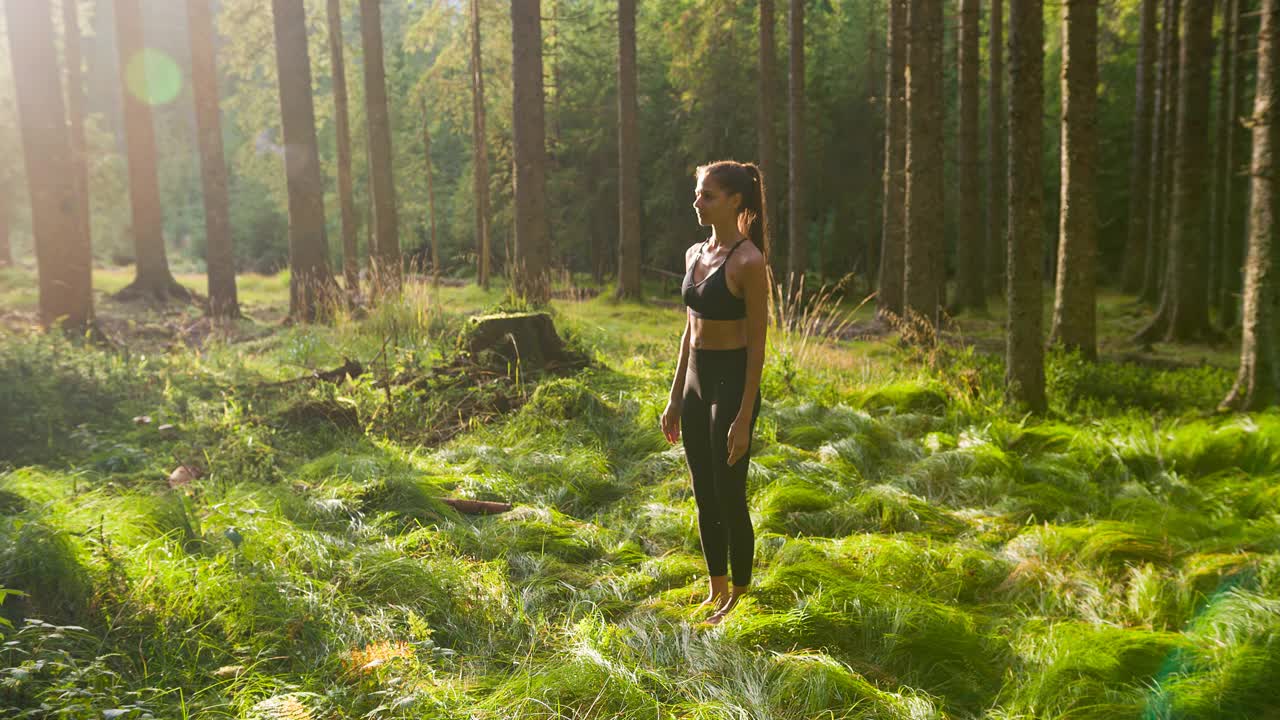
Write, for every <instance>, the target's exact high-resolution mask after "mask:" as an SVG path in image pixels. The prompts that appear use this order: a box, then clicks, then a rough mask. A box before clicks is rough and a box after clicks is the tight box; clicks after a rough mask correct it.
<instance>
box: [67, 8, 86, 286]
mask: <svg viewBox="0 0 1280 720" xmlns="http://www.w3.org/2000/svg"><path fill="white" fill-rule="evenodd" d="M62 33H63V53H64V55H65V57H66V61H67V127H68V128H69V129H70V131H71V164H72V168H73V171H72V172H73V175H72V181H73V182H74V183H75V186H76V197H77V198H78V199H79V201H80V207H79V209H77V211H76V213H77V215H78V217H79V218H80V222H81V223H83V224H84V230H83V233H84V235H83V237H84V238H85V242H87V243H88V244H89V248H87V249H86V251H85V252H87V253H88V254H89V257H90V259H91V260H92V258H93V249H92V248H93V222H92V216H91V215H90V208H91V207H92V206H91V205H90V201H89V153H88V146H87V144H86V143H85V136H84V118H85V108H84V105H85V97H84V73H83V72H82V68H81V66H82V53H81V51H80V47H81V35H80V13H79V10H78V3H77V2H76V0H62ZM90 273H92V270H90ZM90 284H92V281H90Z"/></svg>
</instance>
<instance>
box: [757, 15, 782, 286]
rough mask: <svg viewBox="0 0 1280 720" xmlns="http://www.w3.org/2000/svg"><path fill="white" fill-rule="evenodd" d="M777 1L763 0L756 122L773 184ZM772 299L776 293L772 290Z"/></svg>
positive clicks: (768, 251)
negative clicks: (775, 3)
mask: <svg viewBox="0 0 1280 720" xmlns="http://www.w3.org/2000/svg"><path fill="white" fill-rule="evenodd" d="M774 7H775V6H774V3H773V0H760V102H758V103H756V111H757V113H758V117H757V122H756V147H757V151H756V154H757V156H758V157H759V159H760V169H761V170H762V171H763V172H764V177H765V182H766V183H772V182H774V181H775V180H776V179H777V178H778V175H777V169H778V152H777V149H778V144H777V136H776V134H775V131H776V129H777V116H776V115H775V114H774V108H775V107H776V106H777V100H778V49H777V42H776V40H775V33H774V29H775V23H776V17H775V15H776V14H775V11H774ZM776 196H777V193H772V192H771V193H769V194H768V195H767V196H766V197H765V199H764V201H765V205H766V207H765V209H764V219H765V233H764V238H765V247H762V248H760V252H761V253H762V254H763V255H764V257H765V264H766V266H767V267H769V268H770V269H772V267H773V265H772V263H773V259H774V258H773V248H772V247H771V245H772V244H773V231H774V226H773V223H774V222H775V218H777V217H778V201H777V200H776V199H775V198H776ZM769 298H770V301H772V299H773V292H772V291H770V293H769Z"/></svg>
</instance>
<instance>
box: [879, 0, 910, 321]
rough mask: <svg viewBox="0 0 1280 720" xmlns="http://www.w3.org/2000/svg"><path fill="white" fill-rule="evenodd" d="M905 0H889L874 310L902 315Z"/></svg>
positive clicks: (889, 314) (905, 179)
mask: <svg viewBox="0 0 1280 720" xmlns="http://www.w3.org/2000/svg"><path fill="white" fill-rule="evenodd" d="M907 2H908V0H889V12H888V13H887V14H888V25H889V30H888V44H889V48H888V49H889V51H888V53H886V55H887V61H886V63H885V65H886V71H885V75H886V80H885V123H884V124H885V143H884V146H885V147H884V222H883V230H882V235H881V237H882V239H881V245H880V279H879V282H878V283H877V285H878V286H879V290H878V291H877V294H876V314H877V315H878V316H879V317H881V318H885V317H887V316H901V315H902V282H903V272H904V268H903V252H904V251H905V249H906V209H905V207H904V205H903V201H904V199H905V196H906V190H907V176H906V168H905V167H904V165H905V162H906V150H907V146H906V145H907V143H906V140H907V136H906V115H907V88H906V82H907V78H906V65H907V37H906V34H907Z"/></svg>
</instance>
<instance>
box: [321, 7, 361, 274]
mask: <svg viewBox="0 0 1280 720" xmlns="http://www.w3.org/2000/svg"><path fill="white" fill-rule="evenodd" d="M325 5H326V7H325V11H326V16H327V19H328V24H329V64H330V72H331V73H332V75H333V80H332V82H333V115H334V119H335V121H336V123H337V134H338V137H337V146H338V208H339V212H340V213H341V218H342V277H343V282H344V284H345V285H346V291H347V296H348V297H350V298H355V297H356V296H357V295H359V294H360V249H359V242H358V238H357V234H356V198H355V190H353V189H352V181H351V110H350V101H349V100H348V98H347V63H346V59H345V48H344V45H345V43H344V42H343V38H342V7H341V0H327V2H326V4H325Z"/></svg>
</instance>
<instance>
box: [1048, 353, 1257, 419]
mask: <svg viewBox="0 0 1280 720" xmlns="http://www.w3.org/2000/svg"><path fill="white" fill-rule="evenodd" d="M1234 379H1235V376H1234V373H1232V372H1229V371H1227V370H1224V369H1222V368H1218V367H1213V366H1209V365H1204V366H1201V367H1194V368H1179V369H1159V368H1144V367H1142V366H1140V365H1137V364H1135V363H1121V362H1111V361H1106V360H1103V361H1100V362H1088V361H1086V360H1085V359H1084V358H1083V357H1082V356H1081V355H1080V354H1079V353H1076V352H1065V351H1062V350H1052V351H1050V352H1049V353H1048V355H1046V357H1045V391H1046V393H1047V394H1048V396H1049V399H1050V401H1051V402H1052V404H1053V409H1054V410H1056V411H1059V412H1066V413H1081V414H1084V415H1092V416H1099V415H1109V414H1114V413H1117V412H1123V411H1124V410H1127V409H1129V408H1133V407H1142V408H1146V409H1148V410H1153V411H1155V410H1161V411H1167V412H1175V413H1176V412H1186V411H1203V410H1204V409H1206V408H1212V407H1215V406H1216V405H1217V403H1219V402H1220V401H1221V400H1222V398H1224V397H1226V395H1227V391H1228V390H1230V389H1231V383H1232V382H1233V381H1234Z"/></svg>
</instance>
